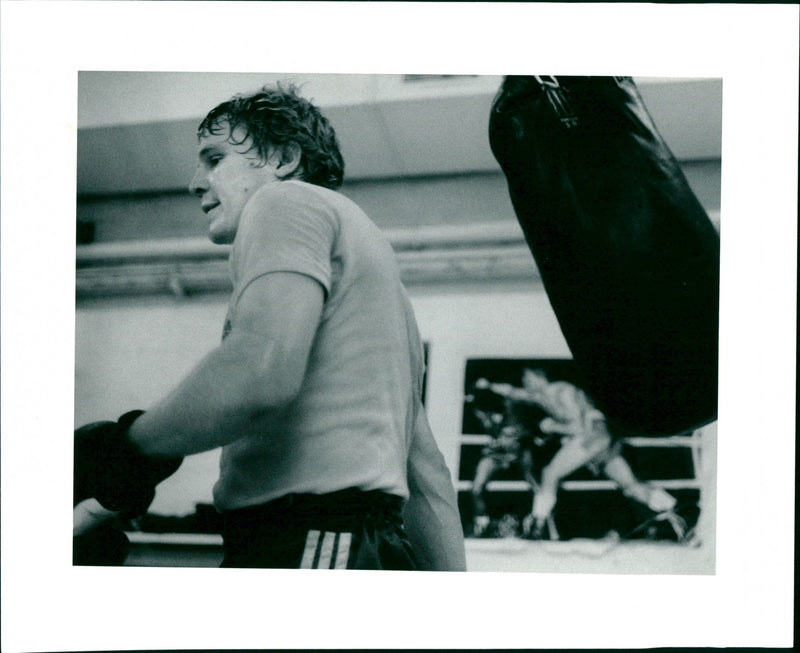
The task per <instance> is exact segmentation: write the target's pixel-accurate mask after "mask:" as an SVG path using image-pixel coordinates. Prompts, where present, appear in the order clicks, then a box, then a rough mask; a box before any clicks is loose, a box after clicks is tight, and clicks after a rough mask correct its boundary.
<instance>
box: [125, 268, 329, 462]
mask: <svg viewBox="0 0 800 653" xmlns="http://www.w3.org/2000/svg"><path fill="white" fill-rule="evenodd" d="M323 299H324V291H323V288H322V286H321V285H320V284H319V283H318V282H317V281H314V280H313V279H311V278H310V277H307V276H304V275H301V274H296V273H287V272H275V273H271V274H266V275H264V276H261V277H258V278H257V279H255V280H254V281H253V282H252V283H251V284H250V285H249V286H248V287H247V288H246V289H245V290H244V292H243V293H242V295H241V298H240V299H239V303H238V306H237V316H236V322H235V324H234V325H233V328H232V330H231V332H230V333H229V334H228V336H227V337H226V338H225V340H224V341H223V342H222V344H221V345H220V346H219V347H217V349H215V350H214V351H213V352H211V354H209V355H208V356H207V357H206V358H205V359H204V360H203V361H201V362H200V364H199V365H198V366H197V367H196V368H195V369H194V370H193V371H192V372H191V373H190V374H189V376H188V377H187V378H186V379H185V380H184V381H183V382H182V383H181V384H180V385H179V386H178V387H177V388H176V389H175V390H174V391H173V392H172V393H171V394H170V395H168V396H167V397H166V398H165V399H164V400H163V401H161V402H160V403H159V404H157V405H156V406H155V407H154V408H152V409H150V410H148V411H147V412H146V413H145V414H144V415H142V416H141V417H140V418H139V419H137V420H136V421H135V422H134V423H133V425H132V426H131V428H130V430H129V438H130V440H131V441H132V442H133V443H134V444H135V445H136V446H138V448H139V449H140V450H141V451H142V452H143V453H145V454H149V455H187V454H191V453H197V452H200V451H206V450H209V449H213V448H215V447H218V446H222V445H224V444H227V443H228V442H232V441H234V440H236V439H239V438H240V437H243V436H246V435H248V434H249V433H253V432H256V431H258V430H259V429H260V427H261V426H262V425H263V422H264V420H265V419H267V418H269V417H270V416H271V415H272V414H273V413H274V411H275V410H277V409H280V408H281V407H283V406H285V405H286V404H287V403H288V402H289V401H291V400H292V399H294V397H295V396H296V395H297V393H298V392H299V390H300V386H301V384H302V382H303V377H304V375H305V370H306V365H307V362H308V356H309V353H310V351H311V345H312V342H313V339H314V335H315V334H316V331H317V326H318V324H319V320H320V316H321V314H322V305H323Z"/></svg>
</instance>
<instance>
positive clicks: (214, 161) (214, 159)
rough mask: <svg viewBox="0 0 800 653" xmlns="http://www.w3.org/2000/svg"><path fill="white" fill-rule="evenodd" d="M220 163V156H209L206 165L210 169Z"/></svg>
mask: <svg viewBox="0 0 800 653" xmlns="http://www.w3.org/2000/svg"><path fill="white" fill-rule="evenodd" d="M220 161H222V157H221V156H210V157H208V165H209V166H211V167H212V168H213V167H215V166H216V165H217V164H218V163H219V162H220Z"/></svg>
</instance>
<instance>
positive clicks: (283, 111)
mask: <svg viewBox="0 0 800 653" xmlns="http://www.w3.org/2000/svg"><path fill="white" fill-rule="evenodd" d="M237 127H243V128H244V129H245V135H244V136H243V137H242V138H241V140H236V139H234V137H233V133H234V130H235V129H236V128H237ZM226 130H228V131H229V137H228V140H229V142H231V143H233V144H234V145H242V144H244V142H245V141H246V140H247V139H248V138H251V139H252V146H251V147H250V149H249V150H248V151H251V150H254V149H255V150H257V152H258V154H259V156H260V157H261V160H262V161H264V162H266V160H267V159H268V158H269V155H270V153H271V151H272V150H273V148H276V149H277V151H278V152H280V156H281V161H285V160H286V159H287V158H288V157H289V156H291V154H292V153H293V152H294V151H296V148H300V154H301V158H300V166H299V168H298V172H297V173H296V174H295V176H296V177H297V178H299V179H301V180H303V181H306V182H308V183H311V184H316V185H317V186H323V187H325V188H331V189H333V190H335V189H337V188H339V187H340V186H341V185H342V181H343V179H344V160H343V159H342V154H341V152H340V151H339V143H338V141H337V139H336V133H335V132H334V130H333V127H332V126H331V124H330V123H329V122H328V119H327V118H325V116H323V115H322V114H321V113H320V111H319V109H318V108H317V107H316V106H314V105H313V104H311V102H309V101H308V100H306V99H304V98H302V97H300V95H299V93H298V89H297V88H296V87H295V86H294V85H293V84H290V85H288V86H287V87H283V86H281V85H280V84H278V85H277V86H276V87H275V88H270V87H267V86H265V87H263V88H262V89H261V90H260V91H259V92H257V93H254V94H252V95H235V96H234V97H232V98H231V99H230V100H228V101H227V102H223V103H222V104H219V105H218V106H216V107H215V108H213V109H212V110H211V111H209V113H208V115H207V116H206V117H205V118H204V119H203V121H202V122H201V123H200V125H199V127H198V128H197V136H198V138H200V137H202V136H205V135H208V134H215V135H217V134H223V133H225V131H226Z"/></svg>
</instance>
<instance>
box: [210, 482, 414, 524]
mask: <svg viewBox="0 0 800 653" xmlns="http://www.w3.org/2000/svg"><path fill="white" fill-rule="evenodd" d="M403 503H404V501H403V499H402V498H401V497H399V496H397V495H394V494H388V493H386V492H381V491H379V490H369V491H365V490H360V489H358V488H347V489H345V490H339V491H337V492H331V493H328V494H287V495H286V496H283V497H280V498H279V499H275V500H273V501H268V502H267V503H263V504H259V505H256V506H247V507H245V508H237V509H235V510H226V511H223V512H222V515H223V517H224V518H225V520H226V521H265V520H276V519H280V518H281V517H283V516H290V517H291V519H292V520H294V521H296V520H300V519H302V518H303V516H309V517H311V516H322V515H324V516H330V517H346V516H360V515H367V514H374V513H379V514H383V515H387V516H389V515H395V514H396V515H398V516H399V515H400V513H401V510H402V508H403Z"/></svg>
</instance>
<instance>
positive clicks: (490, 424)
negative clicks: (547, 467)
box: [467, 395, 534, 537]
mask: <svg viewBox="0 0 800 653" xmlns="http://www.w3.org/2000/svg"><path fill="white" fill-rule="evenodd" d="M467 400H468V401H469V400H473V401H474V395H470V396H468V397H467ZM514 408H515V407H514V402H512V401H511V400H509V399H505V400H504V401H503V412H502V413H496V412H489V411H485V410H482V409H479V408H475V407H473V408H472V413H473V414H474V415H475V417H477V418H478V421H479V422H480V423H481V426H483V430H484V431H485V432H486V433H487V434H488V435H490V436H491V438H492V439H491V440H490V442H489V443H488V444H487V445H486V446H485V447H484V448H483V449H482V450H481V457H480V460H479V461H478V465H477V466H476V467H475V476H474V478H473V480H472V491H471V495H472V535H473V536H475V537H490V536H492V535H493V533H492V531H491V530H490V525H491V518H490V517H489V510H488V506H487V502H486V490H487V486H488V485H489V482H490V481H491V480H492V479H493V478H494V477H495V476H496V475H497V474H498V473H500V472H504V471H507V470H508V469H511V468H512V467H514V468H518V471H519V472H520V473H521V475H522V477H523V478H525V479H526V480H529V479H532V477H533V455H532V451H531V449H532V441H533V438H534V436H533V433H531V431H530V430H529V429H528V427H527V425H525V424H524V423H523V422H522V420H520V419H519V417H518V416H517V415H516V412H517V411H515V409H514Z"/></svg>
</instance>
